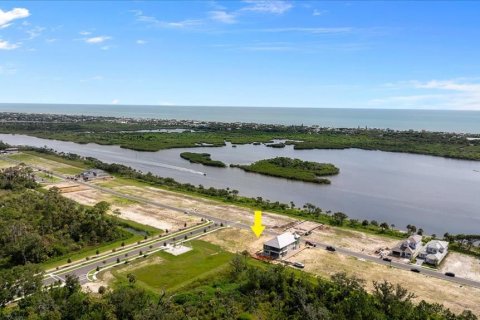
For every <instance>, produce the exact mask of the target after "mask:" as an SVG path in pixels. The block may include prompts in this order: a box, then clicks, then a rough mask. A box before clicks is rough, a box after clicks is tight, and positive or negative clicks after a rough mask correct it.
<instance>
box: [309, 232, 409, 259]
mask: <svg viewBox="0 0 480 320" xmlns="http://www.w3.org/2000/svg"><path fill="white" fill-rule="evenodd" d="M303 238H304V239H305V240H312V241H317V242H323V243H328V244H332V245H334V246H337V247H342V248H345V249H350V250H352V251H357V252H363V253H365V254H368V255H372V256H378V254H376V253H375V251H377V250H378V249H385V248H390V249H391V248H392V247H394V246H395V245H396V244H397V242H399V240H397V239H390V238H386V237H382V236H377V235H374V234H368V233H363V232H358V231H353V230H344V229H338V228H332V227H330V226H323V227H320V228H317V229H315V230H313V231H312V234H311V235H309V236H306V237H303Z"/></svg>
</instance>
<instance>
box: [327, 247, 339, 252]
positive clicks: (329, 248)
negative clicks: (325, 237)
mask: <svg viewBox="0 0 480 320" xmlns="http://www.w3.org/2000/svg"><path fill="white" fill-rule="evenodd" d="M327 250H328V251H332V252H335V251H337V249H335V248H334V247H332V246H327Z"/></svg>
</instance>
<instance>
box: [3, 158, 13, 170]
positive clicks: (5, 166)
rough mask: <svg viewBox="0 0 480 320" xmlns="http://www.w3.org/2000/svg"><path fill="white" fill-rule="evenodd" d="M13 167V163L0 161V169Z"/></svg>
mask: <svg viewBox="0 0 480 320" xmlns="http://www.w3.org/2000/svg"><path fill="white" fill-rule="evenodd" d="M13 166H14V164H13V163H11V162H8V161H5V160H2V159H0V169H5V168H10V167H13Z"/></svg>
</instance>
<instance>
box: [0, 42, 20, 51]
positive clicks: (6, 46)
mask: <svg viewBox="0 0 480 320" xmlns="http://www.w3.org/2000/svg"><path fill="white" fill-rule="evenodd" d="M19 46H20V45H19V44H18V43H10V42H8V41H6V40H0V50H13V49H17V48H18V47H19Z"/></svg>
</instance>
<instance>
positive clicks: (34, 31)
mask: <svg viewBox="0 0 480 320" xmlns="http://www.w3.org/2000/svg"><path fill="white" fill-rule="evenodd" d="M44 30H45V28H44V27H39V26H36V27H34V28H32V29H30V30H27V31H26V32H27V34H28V35H29V40H32V39H35V38H36V37H38V36H39V35H41V34H42V32H43V31H44Z"/></svg>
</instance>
